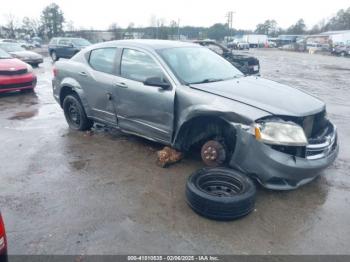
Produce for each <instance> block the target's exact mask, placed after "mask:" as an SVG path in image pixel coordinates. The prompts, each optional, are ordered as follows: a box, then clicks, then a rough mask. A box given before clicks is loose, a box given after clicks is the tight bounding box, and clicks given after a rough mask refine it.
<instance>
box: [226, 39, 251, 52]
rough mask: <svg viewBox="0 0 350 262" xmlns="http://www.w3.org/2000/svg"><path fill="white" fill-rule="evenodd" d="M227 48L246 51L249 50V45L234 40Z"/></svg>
mask: <svg viewBox="0 0 350 262" xmlns="http://www.w3.org/2000/svg"><path fill="white" fill-rule="evenodd" d="M227 47H228V48H231V49H236V50H244V49H248V50H249V43H247V42H242V41H241V42H240V41H235V40H234V41H233V42H230V43H228V44H227Z"/></svg>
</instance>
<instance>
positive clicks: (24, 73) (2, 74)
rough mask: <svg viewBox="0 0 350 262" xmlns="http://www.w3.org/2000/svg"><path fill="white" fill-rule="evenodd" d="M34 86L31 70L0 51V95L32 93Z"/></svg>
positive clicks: (33, 76) (34, 77) (34, 81)
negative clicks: (11, 92) (17, 92)
mask: <svg viewBox="0 0 350 262" xmlns="http://www.w3.org/2000/svg"><path fill="white" fill-rule="evenodd" d="M35 85H36V76H35V74H34V73H33V68H32V67H31V66H30V65H28V64H26V63H24V62H22V61H20V60H18V59H17V58H13V57H12V56H11V55H9V54H8V53H6V52H5V51H4V50H2V49H0V93H4V92H10V91H18V90H23V91H32V90H33V89H34V88H35Z"/></svg>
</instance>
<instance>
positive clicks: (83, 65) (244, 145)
mask: <svg viewBox="0 0 350 262" xmlns="http://www.w3.org/2000/svg"><path fill="white" fill-rule="evenodd" d="M53 70H54V79H53V81H52V85H53V95H54V97H55V99H56V101H57V102H58V103H59V104H60V106H61V107H62V108H63V111H64V114H65V117H66V120H67V123H68V125H69V126H70V128H71V129H73V130H81V131H83V130H87V129H89V128H91V127H92V125H93V122H101V123H103V124H106V125H109V126H112V127H115V128H117V129H120V130H122V131H124V132H127V133H131V134H134V135H138V136H141V137H144V138H147V139H150V140H153V141H157V142H159V143H162V144H164V145H167V146H171V147H173V148H175V149H176V150H179V151H185V152H186V151H188V150H190V149H191V148H192V146H201V157H202V160H203V162H204V163H205V164H207V165H209V166H218V165H229V166H230V167H232V168H236V169H238V170H240V171H242V172H244V173H245V174H246V175H248V176H250V177H251V178H254V179H256V180H257V181H259V182H260V183H261V184H262V185H263V186H265V187H267V188H271V189H279V190H283V189H284V190H287V189H293V188H297V187H299V186H301V185H304V184H306V183H308V182H310V181H312V180H313V179H315V178H316V177H317V176H319V174H320V173H319V172H320V171H321V170H323V169H324V168H326V167H327V166H329V165H330V164H332V163H333V162H334V160H335V158H336V157H337V155H338V152H339V146H338V141H337V131H336V127H335V126H334V125H333V124H332V123H331V122H330V120H328V118H327V117H326V105H325V104H324V102H322V101H321V100H319V99H317V98H316V97H314V96H311V95H309V94H306V93H304V92H302V91H301V90H299V89H295V88H292V87H289V86H286V85H283V84H279V83H277V82H274V81H271V80H267V79H263V78H260V77H257V76H247V77H245V76H244V75H243V74H242V73H241V72H240V71H239V70H237V69H236V68H235V67H234V66H232V64H231V63H229V62H228V61H227V60H225V59H224V58H222V57H221V56H219V55H217V54H216V53H214V52H212V51H210V50H208V49H207V48H204V47H201V46H199V45H196V44H193V43H185V42H177V41H165V40H129V41H127V40H121V41H112V42H105V43H100V44H96V45H93V46H90V47H89V48H86V49H84V50H83V51H82V52H79V53H78V54H77V55H76V56H74V57H73V58H72V59H70V60H66V61H58V62H57V63H55V66H54V69H53Z"/></svg>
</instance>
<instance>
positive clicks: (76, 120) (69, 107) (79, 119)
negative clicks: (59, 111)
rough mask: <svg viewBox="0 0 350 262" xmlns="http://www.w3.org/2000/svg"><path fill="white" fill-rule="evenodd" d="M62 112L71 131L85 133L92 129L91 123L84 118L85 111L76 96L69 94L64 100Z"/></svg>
mask: <svg viewBox="0 0 350 262" xmlns="http://www.w3.org/2000/svg"><path fill="white" fill-rule="evenodd" d="M63 111H64V116H65V117H66V120H67V123H68V125H69V127H70V128H71V129H73V130H79V131H85V130H89V129H90V128H91V127H92V125H93V122H92V121H91V120H90V119H89V118H88V117H87V116H86V113H85V110H84V108H83V106H82V104H81V102H80V99H79V97H78V96H77V95H76V94H70V95H67V96H66V97H65V98H64V100H63Z"/></svg>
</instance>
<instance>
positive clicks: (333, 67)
mask: <svg viewBox="0 0 350 262" xmlns="http://www.w3.org/2000/svg"><path fill="white" fill-rule="evenodd" d="M324 68H326V69H331V70H342V71H350V68H348V67H340V66H335V65H325V66H324Z"/></svg>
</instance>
